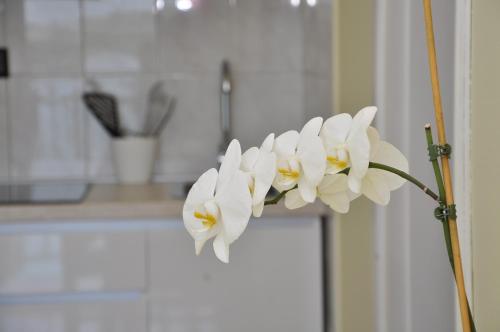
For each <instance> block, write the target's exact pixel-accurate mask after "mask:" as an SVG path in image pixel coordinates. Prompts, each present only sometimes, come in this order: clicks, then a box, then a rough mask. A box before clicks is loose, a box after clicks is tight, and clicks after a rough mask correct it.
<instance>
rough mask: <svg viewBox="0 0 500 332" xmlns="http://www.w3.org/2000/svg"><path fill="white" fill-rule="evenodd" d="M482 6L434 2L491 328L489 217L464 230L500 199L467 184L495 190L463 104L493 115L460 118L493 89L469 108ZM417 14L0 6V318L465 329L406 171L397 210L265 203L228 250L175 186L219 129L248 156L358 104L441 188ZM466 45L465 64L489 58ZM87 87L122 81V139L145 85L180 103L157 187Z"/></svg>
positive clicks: (173, 1) (143, 100)
mask: <svg viewBox="0 0 500 332" xmlns="http://www.w3.org/2000/svg"><path fill="white" fill-rule="evenodd" d="M487 2H488V1H481V0H472V5H471V1H470V0H460V1H454V0H440V1H437V0H436V1H434V4H433V6H434V7H433V9H434V19H435V30H436V43H437V51H438V58H439V66H440V67H439V68H440V78H441V83H442V92H443V105H444V108H445V112H446V116H447V124H448V128H447V130H448V136H449V138H450V140H451V141H452V142H453V143H454V152H453V153H454V158H455V159H454V160H458V162H456V164H455V165H454V167H455V168H454V171H455V181H456V182H455V185H456V188H457V190H456V193H457V198H456V199H457V204H458V206H460V207H461V208H459V210H458V213H459V220H460V222H461V239H462V240H463V252H462V257H463V260H464V266H465V277H466V284H467V287H468V291H469V294H472V293H471V292H472V290H473V289H474V290H477V292H475V293H474V294H472V295H470V296H471V298H472V299H473V301H472V303H473V307H475V308H473V310H477V314H478V317H479V318H482V320H480V324H479V326H484V327H485V329H484V330H483V329H480V330H482V331H498V329H495V328H492V329H490V330H488V328H489V327H492V326H495V324H496V322H495V321H494V320H493V321H488V320H487V319H486V318H485V317H493V316H495V315H491V314H488V312H489V311H488V310H491V309H490V308H495V303H497V304H498V302H494V301H492V302H491V303H493V304H492V305H486V304H484V303H489V302H487V301H486V302H483V301H485V300H484V299H489V296H490V291H491V289H500V287H496V288H495V287H483V285H495V284H494V282H495V281H494V280H497V281H496V282H498V280H500V278H497V279H494V278H492V277H489V275H490V274H488V275H486V274H481V270H480V269H478V266H479V265H475V264H479V263H481V264H483V265H481V266H489V264H488V262H491V261H492V259H491V257H490V259H489V260H488V259H479V258H478V257H483V256H481V255H479V253H482V255H486V256H484V257H488V256H487V255H488V253H494V252H495V251H494V250H489V248H488V247H487V246H486V245H484V247H482V246H478V245H477V244H478V243H479V244H480V243H485V241H482V239H484V238H486V237H487V236H488V234H495V232H494V231H489V229H487V228H477V229H474V232H473V231H472V230H473V228H472V226H471V223H470V220H471V219H472V217H473V216H475V214H474V213H477V212H473V211H481V213H485V212H484V211H488V210H487V209H488V208H492V206H494V204H491V205H488V206H484V205H483V206H481V209H475V210H474V209H472V206H473V205H474V204H476V201H474V199H476V198H474V199H473V197H481V196H480V195H475V196H472V195H470V192H472V191H473V190H474V188H475V187H474V186H473V184H474V183H481V184H482V186H483V187H484V186H487V185H493V184H494V182H491V183H490V182H489V181H490V180H489V179H488V180H486V179H483V178H482V177H481V176H484V175H483V174H482V173H481V172H480V171H479V169H480V168H478V167H473V166H475V163H479V161H481V160H484V159H485V156H487V155H488V154H487V153H486V152H484V153H482V151H487V150H486V149H484V148H483V147H484V146H486V145H487V143H488V142H491V141H494V140H491V138H489V137H486V136H484V137H483V136H480V135H479V134H477V133H481V134H483V135H486V134H485V133H487V131H481V130H479V129H478V128H479V127H472V133H471V126H470V123H471V122H470V121H471V120H470V119H471V118H473V120H474V121H476V122H474V123H476V126H478V125H477V124H478V123H481V124H482V125H491V123H495V121H492V122H491V123H488V120H487V117H486V116H485V117H484V119H483V118H481V117H477V118H476V117H474V116H477V115H474V114H473V115H474V116H473V115H470V114H469V106H470V105H472V106H471V107H473V108H474V107H476V104H475V103H476V102H477V103H479V101H485V100H486V101H488V99H487V98H486V97H484V96H481V98H479V97H476V99H474V95H473V96H472V97H473V98H472V101H469V89H470V88H469V86H470V81H469V78H470V71H469V66H470V65H471V63H470V53H471V52H473V54H474V52H476V51H471V43H472V42H471V35H472V38H473V37H475V36H476V37H477V40H480V38H481V36H484V35H485V34H484V31H490V30H489V29H490V27H488V26H485V27H483V26H481V23H484V24H486V23H485V22H491V21H492V18H491V17H490V16H488V15H489V13H495V12H496V13H498V10H499V8H498V5H496V9H497V10H496V11H495V10H489V9H491V8H490V7H494V6H495V5H494V2H490V5H485V4H484V3H487ZM480 3H481V4H480ZM471 6H477V7H475V8H476V11H475V13H477V19H474V20H472V23H471V12H472V10H471V8H472V7H471ZM488 6H489V7H488ZM421 7H422V6H421V2H420V1H412V0H376V1H375V0H374V1H372V0H0V76H1V78H0V183H1V185H0V201H1V205H0V332H4V331H5V332H18V331H19V332H20V331H22V332H34V331H36V332H49V331H50V332H61V331H70V332H104V331H105V332H118V331H120V332H129V331H130V332H132V331H134V332H140V331H147V332H160V331H172V332H184V331H186V332H188V331H193V332H194V331H220V332H226V331H227V332H229V331H231V332H232V331H241V332H246V331H287V332H300V331H311V332H321V331H335V332H342V331H345V332H357V331H379V332H385V331H391V332H392V331H394V332H396V331H397V332H400V331H404V332H411V331H454V330H456V329H459V328H460V325H459V323H458V320H456V310H455V298H454V285H453V277H452V275H451V272H450V269H449V267H448V262H447V257H446V254H445V249H444V244H443V240H442V233H441V232H442V227H441V224H440V223H439V222H437V221H436V220H434V217H433V215H432V211H433V209H434V205H433V202H430V201H428V200H427V199H426V198H425V197H423V196H422V195H421V193H420V192H418V191H417V190H416V189H414V188H412V187H410V186H409V185H406V186H405V187H403V188H402V189H400V190H399V191H398V192H395V193H393V194H392V198H391V203H390V205H389V206H388V207H387V208H378V207H377V208H375V207H373V206H372V204H371V203H369V202H368V201H367V200H364V199H360V200H357V201H356V202H354V203H353V205H352V207H351V212H350V213H349V214H347V215H336V214H332V213H330V212H329V211H327V210H326V209H325V208H324V207H322V206H321V205H320V204H317V205H310V206H308V207H306V208H303V209H300V210H297V211H287V210H285V209H284V207H283V206H276V207H272V208H269V209H268V210H266V211H267V212H266V213H265V214H264V217H263V218H262V220H251V222H250V225H249V227H248V230H247V231H246V232H245V234H244V235H243V236H242V238H241V239H240V240H238V241H237V242H236V243H234V244H233V245H232V247H231V263H230V264H229V265H223V264H220V263H219V262H218V261H217V260H216V258H215V257H214V254H213V252H212V249H211V245H207V246H206V248H205V249H204V252H203V253H202V255H201V256H200V257H196V256H195V255H194V245H193V242H192V239H191V238H190V237H189V235H188V234H187V232H186V231H185V230H184V228H183V224H182V220H181V208H182V202H183V198H184V196H185V189H186V188H188V187H189V185H190V184H191V183H192V182H193V181H194V180H195V179H196V178H197V177H198V176H199V175H200V174H201V173H202V172H203V171H204V170H206V169H208V168H210V167H217V163H218V156H219V154H220V153H221V151H222V150H223V149H224V148H225V144H226V143H227V142H226V140H225V139H224V132H225V131H226V132H227V133H229V134H228V135H227V136H229V137H235V138H238V139H240V141H241V143H242V146H243V148H244V149H246V148H249V147H251V146H255V145H257V146H258V145H260V144H261V141H262V140H263V138H264V137H265V136H266V135H267V134H268V133H270V132H274V133H276V134H277V135H279V134H280V133H282V132H284V131H286V130H289V129H297V130H298V129H300V128H301V126H302V125H303V124H304V123H305V122H306V121H307V119H309V118H311V117H313V116H323V117H328V116H330V115H331V114H333V113H342V112H350V113H354V112H356V111H357V110H359V109H360V108H362V107H363V106H366V105H373V104H374V105H377V106H378V107H379V112H378V114H377V117H376V126H377V127H378V128H379V130H380V132H381V134H382V136H383V137H384V138H385V139H387V140H388V141H390V142H392V143H394V145H396V146H397V147H398V148H399V149H401V150H402V151H403V153H405V155H407V156H408V159H409V160H410V165H411V173H412V174H414V175H415V176H416V177H417V178H420V179H422V180H423V181H424V182H425V183H429V184H432V183H433V173H432V169H431V167H430V165H429V162H428V160H427V151H426V145H425V139H424V136H423V126H424V124H425V123H427V122H432V120H433V113H432V96H431V90H430V84H429V77H428V67H427V58H426V56H427V55H426V49H425V40H424V26H423V15H422V8H421ZM475 15H476V14H475ZM497 21H498V20H497ZM474 24H475V25H474ZM471 25H472V30H471ZM497 27H498V24H497ZM498 28H500V27H498ZM471 31H472V32H471ZM485 44H488V43H485ZM477 46H478V48H477V53H475V54H476V57H477V58H481V56H482V55H485V54H490V51H489V50H488V49H487V46H488V45H481V44H480V45H477ZM480 47H483V48H480ZM474 50H476V48H474ZM492 54H500V52H497V53H492ZM493 58H494V57H493V56H491V58H487V59H485V60H483V61H481V62H477V64H476V63H475V62H472V66H476V65H477V68H478V72H481V69H482V67H480V64H485V65H484V66H485V67H487V68H494V69H495V68H497V67H491V66H487V65H486V64H487V63H489V62H488V61H490V62H492V61H493V60H492V59H493ZM223 63H225V64H226V65H223ZM473 68H476V67H473ZM497 71H498V69H497ZM472 72H474V71H473V70H472ZM487 73H488V70H485V73H484V74H483V75H484V76H485V77H487V76H488V74H487ZM499 76H500V75H499ZM482 78H483V77H482V76H477V82H478V83H477V85H476V86H478V87H479V86H481V85H480V84H481V83H482V81H481V80H480V79H482ZM159 82H162V83H159ZM496 83H498V82H496ZM155 86H156V87H158V86H159V87H160V89H159V91H160V92H161V93H160V97H158V98H157V99H155V98H151V96H152V95H154V93H152V92H153V91H154V90H155V88H154V87H155ZM489 86H495V82H494V83H489V84H484V85H483V87H489ZM228 87H229V88H230V89H229V90H228V89H227V88H228ZM473 89H474V86H473ZM473 91H474V90H473ZM85 93H87V94H88V93H91V94H94V95H95V94H96V93H101V94H102V93H104V94H106V95H107V96H112V98H114V99H115V100H116V105H117V107H116V109H117V114H118V116H119V118H120V122H121V125H120V128H121V130H123V131H126V132H127V133H128V134H134V133H135V134H137V133H140V132H141V131H143V130H144V127H145V123H146V122H147V120H146V119H147V117H148V114H149V112H150V111H149V110H150V109H152V106H151V105H152V104H155V103H154V102H152V100H153V99H155V100H157V101H158V100H160V101H161V100H163V101H165V100H167V101H168V100H175V102H174V103H172V105H174V106H173V107H172V110H173V111H172V112H171V113H169V116H168V117H166V118H167V120H168V121H167V122H166V125H165V126H164V128H163V130H160V131H159V135H158V148H159V151H158V156H157V159H155V163H154V165H153V169H152V174H153V176H152V181H151V183H146V184H142V185H139V184H135V185H124V184H120V182H124V181H122V180H123V179H121V178H120V177H119V176H118V172H117V165H116V163H115V164H114V163H113V156H114V155H113V153H114V148H113V144H112V138H111V137H110V135H109V133H108V132H109V128H108V129H105V128H104V127H103V125H102V124H101V123H100V122H99V121H98V120H97V119H96V116H95V115H94V114H92V113H91V107H90V108H89V107H88V105H85V103H84V100H83V95H84V94H85ZM165 96H168V98H164V97H165ZM478 96H480V95H478ZM162 98H163V99H162ZM228 101H229V102H228ZM486 101H485V102H486ZM158 103H159V105H160V106H161V107H160V109H162V110H168V109H169V108H168V107H166V105H167V104H168V103H166V102H165V103H163V102H158ZM111 104H112V103H111V102H109V99H108V104H107V105H108V106H107V107H106V109H107V110H109V105H111ZM497 104H498V103H495V102H491V104H489V106H491V105H497ZM477 105H478V106H477V107H478V108H479V106H481V105H480V104H477ZM94 106H95V107H96V109H99V108H100V107H101V106H102V104H100V106H99V105H97V106H96V105H94ZM94 111H95V109H94ZM476 114H480V113H476ZM108 115H109V114H108ZM227 119H229V121H226V120H227ZM481 121H482V122H481ZM497 122H498V121H497ZM473 129H478V130H477V131H474V130H473ZM488 132H489V133H491V132H494V130H490V131H488ZM474 133H476V135H477V136H473V134H474ZM471 142H472V143H471ZM478 142H479V143H478ZM470 144H473V145H474V146H475V147H477V149H474V150H473V151H475V152H474V153H475V154H477V156H478V158H476V159H471V158H470V155H469V147H470ZM138 151H143V149H142V148H140V149H139V150H138ZM490 151H491V150H490ZM129 155H130V154H129ZM132 155H133V156H136V154H132ZM135 159H140V158H135ZM460 160H461V161H462V162H460ZM469 160H470V163H469ZM136 161H137V160H136ZM129 163H130V164H133V163H134V161H133V160H132V159H131V160H129V161H128V162H126V163H124V164H129ZM481 167H485V166H484V165H481ZM471 179H472V180H471ZM476 180H477V182H474V181H476ZM497 182H498V181H497ZM483 187H482V188H483ZM497 187H498V186H497ZM492 190H493V189H492ZM471 202H472V203H471ZM477 202H479V203H477V204H482V202H483V201H482V200H480V199H479V198H477ZM47 203H50V204H47ZM477 206H480V205H477ZM492 215H494V214H493V212H492ZM491 220H494V218H493V219H491ZM475 225H481V224H475ZM474 227H479V226H474ZM476 231H477V232H476ZM475 234H482V235H483V236H484V237H481V238H480V237H477V238H476V237H474V236H478V235H475ZM473 240H474V241H473ZM472 243H476V247H475V246H473V245H472ZM483 262H484V263H483ZM472 271H474V276H475V279H473V278H472V274H473V273H472ZM479 281H480V282H481V283H479ZM498 298H500V296H499V297H498ZM498 308H500V306H498ZM481 323H482V324H484V325H481Z"/></svg>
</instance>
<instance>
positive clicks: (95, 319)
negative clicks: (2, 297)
mask: <svg viewBox="0 0 500 332" xmlns="http://www.w3.org/2000/svg"><path fill="white" fill-rule="evenodd" d="M0 331H3V332H21V331H22V332H73V331H74V332H83V331H88V332H90V331H91V332H142V331H146V305H145V302H144V301H143V300H137V301H130V302H129V301H120V300H118V301H113V300H110V301H104V302H85V303H75V302H69V303H52V304H50V303H44V304H16V305H0Z"/></svg>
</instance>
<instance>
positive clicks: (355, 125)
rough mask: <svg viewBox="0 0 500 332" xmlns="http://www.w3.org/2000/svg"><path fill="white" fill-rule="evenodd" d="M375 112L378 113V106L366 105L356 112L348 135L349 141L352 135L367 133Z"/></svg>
mask: <svg viewBox="0 0 500 332" xmlns="http://www.w3.org/2000/svg"><path fill="white" fill-rule="evenodd" d="M375 113H377V108H376V107H375V106H368V107H365V108H363V109H361V110H360V111H359V112H358V113H356V115H355V116H354V118H353V119H352V125H351V129H350V130H349V135H348V136H347V141H349V139H350V138H351V137H352V136H356V135H358V134H360V133H363V134H365V133H366V130H367V129H368V127H369V126H370V124H371V123H372V121H373V118H374V117H375Z"/></svg>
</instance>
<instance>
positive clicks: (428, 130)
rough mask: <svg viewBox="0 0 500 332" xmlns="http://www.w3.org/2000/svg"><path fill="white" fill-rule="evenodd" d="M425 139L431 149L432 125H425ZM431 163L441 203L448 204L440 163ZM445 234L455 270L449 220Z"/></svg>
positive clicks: (447, 249)
mask: <svg viewBox="0 0 500 332" xmlns="http://www.w3.org/2000/svg"><path fill="white" fill-rule="evenodd" d="M425 137H426V139H427V148H428V149H431V146H432V145H433V144H434V141H433V139H432V130H431V126H430V124H427V125H425ZM431 163H432V168H433V169H434V176H435V177H436V184H437V186H438V191H439V201H440V202H446V192H445V190H444V182H443V176H442V175H441V169H440V167H439V162H438V161H437V159H435V160H431ZM443 234H444V240H445V243H446V251H447V252H448V259H449V260H450V265H451V268H452V269H453V270H455V265H454V263H453V251H452V248H451V236H450V227H449V222H448V219H446V220H443Z"/></svg>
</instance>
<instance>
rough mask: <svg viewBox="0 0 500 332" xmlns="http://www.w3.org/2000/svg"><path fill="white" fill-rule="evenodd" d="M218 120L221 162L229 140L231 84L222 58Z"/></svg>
mask: <svg viewBox="0 0 500 332" xmlns="http://www.w3.org/2000/svg"><path fill="white" fill-rule="evenodd" d="M220 88H221V90H220V122H221V131H222V140H221V143H220V145H219V155H218V157H217V160H218V161H219V163H221V162H222V158H223V157H224V153H225V152H226V149H227V147H228V146H229V143H230V142H231V136H232V133H231V91H232V89H233V84H232V82H231V72H230V69H229V62H228V61H227V60H223V61H222V64H221V85H220Z"/></svg>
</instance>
